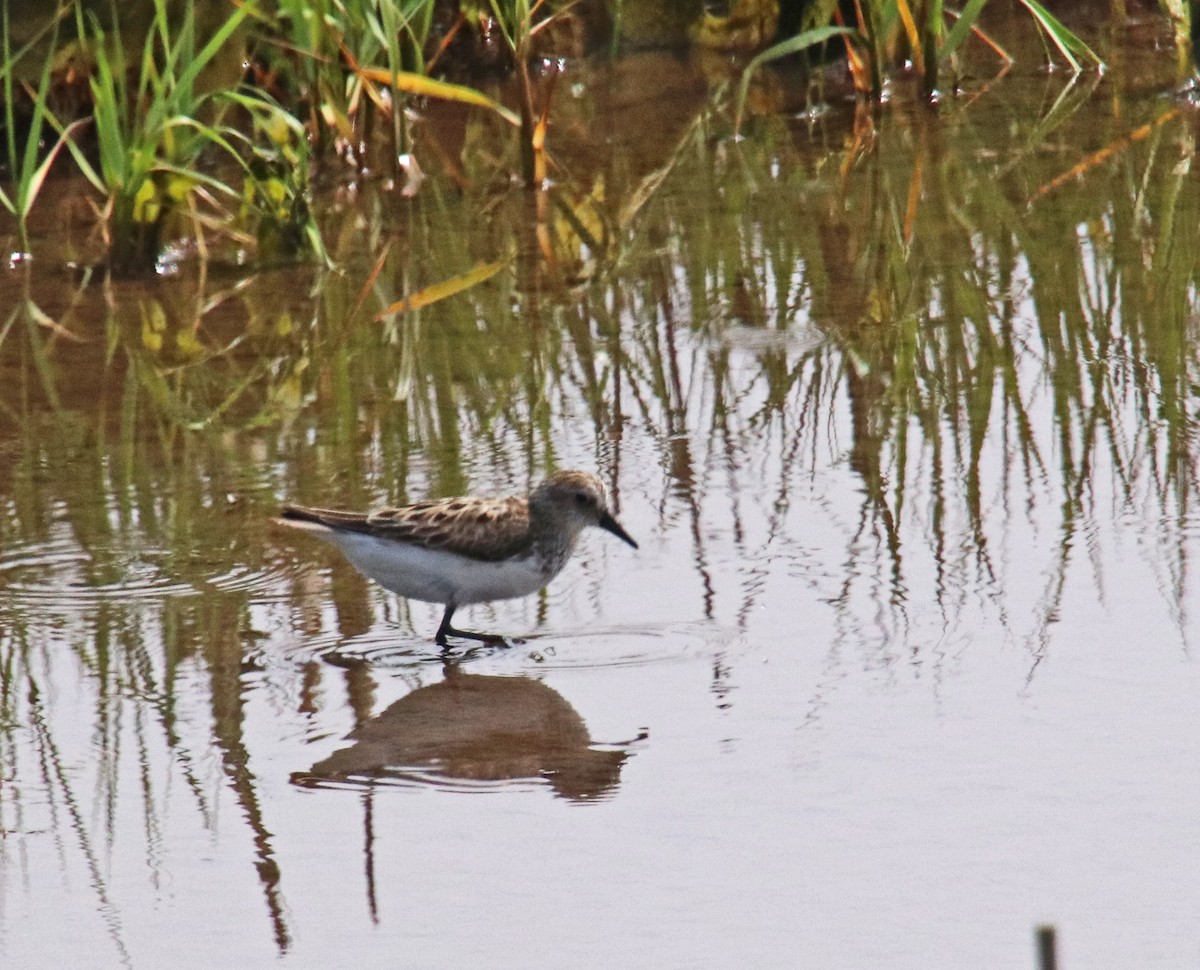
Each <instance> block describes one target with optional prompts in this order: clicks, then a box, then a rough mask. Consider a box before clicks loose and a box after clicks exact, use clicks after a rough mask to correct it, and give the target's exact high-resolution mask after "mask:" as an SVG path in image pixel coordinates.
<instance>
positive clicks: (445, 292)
mask: <svg viewBox="0 0 1200 970" xmlns="http://www.w3.org/2000/svg"><path fill="white" fill-rule="evenodd" d="M510 259H511V257H510V256H505V257H504V258H503V259H498V260H496V261H495V262H492V263H477V264H476V265H475V266H474V267H472V268H471V269H469V270H467V272H465V273H461V274H459V275H458V276H452V277H450V279H448V280H443V281H442V282H440V283H434V284H433V285H432V286H426V287H425V288H424V289H420V290H417V292H415V293H410V294H409V295H408V296H406V297H405V298H404V299H403V300H397V301H396V302H395V303H393V304H392V305H391V306H389V307H388V308H387V309H385V310H380V311H379V312H378V313H377V314H375V319H376V320H383V319H384V318H385V317H390V316H392V315H393V314H397V313H406V312H408V311H409V310H419V309H420V308H421V307H426V306H429V305H430V304H431V303H437V302H438V301H440V300H445V299H447V298H448V297H451V296H455V295H456V294H458V293H462V292H463V291H464V290H469V289H470V288H471V287H473V286H478V285H479V284H480V283H482V282H484V281H485V280H489V279H491V278H492V277H493V276H495V275H496V274H497V273H499V272H500V270H502V269H504V267H505V266H507V265H508V263H509V260H510Z"/></svg>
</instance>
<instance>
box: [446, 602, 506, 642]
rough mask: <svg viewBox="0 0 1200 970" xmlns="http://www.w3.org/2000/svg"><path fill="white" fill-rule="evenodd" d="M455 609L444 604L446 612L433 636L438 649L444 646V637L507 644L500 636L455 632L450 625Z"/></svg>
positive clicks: (452, 605)
mask: <svg viewBox="0 0 1200 970" xmlns="http://www.w3.org/2000/svg"><path fill="white" fill-rule="evenodd" d="M455 609H457V607H456V606H455V605H454V604H453V603H447V604H446V612H445V613H443V614H442V623H441V625H440V626H439V627H438V631H437V633H436V634H435V635H434V638H433V642H434V643H436V644H437V645H438V646H439V647H444V646H446V637H458V638H459V639H460V640H479V641H481V642H483V643H507V642H508V641H506V640H505V639H504V637H502V636H497V635H496V634H495V633H472V632H471V631H470V630H456V629H455V628H454V627H452V626H451V625H450V619H451V617H453V616H454V611H455Z"/></svg>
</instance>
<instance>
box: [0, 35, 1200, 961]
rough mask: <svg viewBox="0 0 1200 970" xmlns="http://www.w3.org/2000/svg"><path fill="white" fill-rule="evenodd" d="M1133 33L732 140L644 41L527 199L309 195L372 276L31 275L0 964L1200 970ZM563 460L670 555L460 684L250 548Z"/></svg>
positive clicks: (10, 621)
mask: <svg viewBox="0 0 1200 970" xmlns="http://www.w3.org/2000/svg"><path fill="white" fill-rule="evenodd" d="M1134 27H1136V28H1137V29H1136V30H1135V29H1134ZM1129 36H1130V37H1131V38H1134V40H1135V41H1136V45H1135V46H1133V47H1131V48H1130V49H1129V50H1120V49H1118V50H1115V51H1112V52H1111V53H1110V58H1111V61H1112V64H1113V69H1112V70H1111V71H1110V73H1109V74H1108V75H1106V77H1105V78H1104V79H1103V80H1102V81H1101V80H1098V79H1095V78H1093V79H1083V80H1080V81H1079V82H1077V83H1074V84H1071V83H1068V79H1066V78H1065V77H1061V76H1057V75H1050V76H1047V75H1046V74H1044V73H1041V72H1038V71H1037V70H1035V69H1034V65H1036V63H1037V56H1036V54H1033V53H1030V54H1028V55H1023V56H1025V60H1024V61H1023V63H1024V65H1025V66H1024V67H1023V68H1021V69H1018V70H1014V71H1013V72H1011V73H1010V75H1009V76H1008V77H1006V78H1005V79H1003V80H1002V81H998V82H995V83H994V84H991V86H990V87H989V86H987V85H988V83H990V82H988V81H986V80H985V79H981V80H978V81H975V82H972V84H971V85H970V86H969V89H968V91H967V93H966V94H965V95H964V96H962V97H960V98H955V99H952V100H950V101H949V102H948V103H947V104H946V105H944V106H943V108H942V110H941V111H940V112H939V113H938V114H937V115H934V114H931V113H929V112H926V111H924V110H922V109H920V108H917V107H910V106H906V104H905V101H904V98H903V96H898V98H897V102H896V103H895V104H893V105H892V106H889V108H888V109H887V110H885V111H883V112H881V113H879V114H876V115H874V116H873V117H872V116H871V115H870V114H862V113H860V114H858V115H856V114H855V112H854V110H853V108H852V106H849V105H847V104H845V103H844V102H842V101H841V100H838V99H836V98H834V97H832V96H831V99H830V104H831V107H830V109H829V110H828V111H827V112H826V113H824V114H823V115H821V116H820V117H817V118H815V119H809V118H806V117H800V116H797V115H796V114H795V106H789V105H788V104H786V101H785V100H783V99H782V98H781V93H780V91H779V90H777V89H775V88H773V87H772V86H771V83H768V84H767V85H765V86H764V88H763V89H762V90H760V92H759V100H760V106H759V108H758V109H756V110H758V111H759V114H757V115H756V116H755V117H754V118H752V119H751V121H750V123H749V126H748V130H747V137H746V138H745V139H743V140H742V141H734V140H733V139H732V138H731V137H730V131H729V126H728V122H727V120H726V119H725V116H724V115H722V114H721V113H720V112H717V113H713V112H712V111H710V110H708V106H709V105H710V104H711V101H710V100H708V91H709V86H710V85H711V84H713V83H715V80H714V78H713V77H712V76H711V74H706V73H705V71H706V70H711V68H709V67H706V66H705V65H702V64H699V63H696V62H690V61H687V60H680V59H674V58H668V57H665V56H661V55H645V56H643V57H642V58H640V59H630V60H629V61H626V62H622V64H621V65H620V66H618V68H616V69H615V70H614V71H613V72H611V73H610V74H608V75H603V76H600V77H597V78H591V79H588V84H587V85H585V86H584V87H585V88H586V90H582V91H579V92H575V93H574V94H570V95H568V94H563V96H562V102H561V104H560V106H559V109H558V110H560V111H561V114H560V115H558V116H557V117H558V118H559V119H560V121H559V127H558V131H557V139H558V140H557V142H556V144H557V146H558V155H557V158H558V160H559V164H560V166H561V175H560V178H559V179H558V181H557V183H556V186H555V188H554V190H553V191H552V192H551V193H550V194H548V195H546V196H544V197H542V198H541V199H540V200H536V201H531V200H530V199H529V198H528V197H526V196H524V195H523V194H522V193H521V192H520V191H518V190H515V189H513V188H512V187H511V186H509V185H508V184H507V182H506V180H505V178H504V177H503V173H504V172H506V171H509V170H511V168H506V167H505V166H506V164H507V163H505V161H504V160H503V159H497V158H496V157H495V154H494V153H489V152H486V151H484V150H483V147H482V146H486V145H487V144H489V141H488V139H489V138H490V139H493V142H492V143H495V139H496V138H497V137H498V136H497V134H496V132H495V131H494V130H493V129H491V128H490V127H489V126H488V123H487V121H486V119H473V120H467V121H465V122H464V121H463V120H461V119H460V120H459V121H458V122H457V124H453V123H448V124H446V125H445V126H444V127H436V128H435V127H433V126H431V129H430V131H429V132H427V133H425V134H424V135H423V138H424V139H425V140H424V141H422V142H421V143H420V150H421V151H423V152H425V153H426V155H425V156H423V157H424V167H425V168H426V169H427V171H429V172H431V173H434V174H432V175H431V177H430V179H429V180H428V181H427V182H426V183H425V185H424V186H423V187H422V190H421V191H420V192H419V193H418V194H417V196H416V197H415V198H414V199H412V200H407V199H398V198H396V197H395V196H394V195H392V194H389V193H387V192H386V191H383V188H384V187H383V186H382V185H381V184H380V183H378V182H375V183H370V184H367V185H364V186H361V187H358V188H357V189H355V188H353V187H350V186H345V185H338V186H334V187H333V188H331V189H330V191H329V193H328V195H327V197H326V198H325V205H326V210H327V211H326V215H325V230H326V234H327V238H328V240H329V244H330V249H331V251H332V252H333V253H334V255H335V256H336V257H337V258H338V259H339V260H340V261H341V264H342V267H343V268H342V270H341V272H338V273H324V272H318V271H316V270H313V269H311V268H298V269H281V270H275V271H272V272H264V273H259V274H257V275H254V276H250V277H246V276H244V275H243V274H242V273H241V272H233V271H230V270H227V269H222V268H221V267H219V266H218V267H213V268H210V270H209V272H208V273H207V274H200V273H198V272H197V271H196V270H194V269H190V268H189V269H185V270H184V271H183V272H181V273H180V274H179V275H177V276H174V277H171V278H164V279H163V280H161V281H160V282H157V283H155V284H153V285H149V286H147V285H145V284H132V283H124V282H116V283H111V284H106V283H104V281H102V280H100V279H99V278H91V279H83V278H81V277H80V275H79V274H77V273H74V272H68V271H67V270H65V269H64V270H58V269H56V268H55V265H57V264H52V263H47V264H43V265H39V266H37V267H35V270H34V272H33V273H32V275H29V276H27V275H24V274H20V273H16V272H10V273H8V274H6V275H5V276H4V277H3V279H2V280H0V286H2V287H3V291H4V292H3V296H2V305H3V306H4V307H8V308H9V309H8V310H5V311H4V314H5V315H4V317H3V329H2V330H0V958H2V962H3V965H4V966H5V967H13V968H32V967H45V966H76V967H206V968H215V967H221V968H236V967H248V966H267V965H272V966H276V965H278V966H283V967H296V968H302V967H314V968H316V967H331V966H342V965H354V966H357V967H364V968H366V967H389V968H393V967H413V968H417V967H422V968H425V967H465V966H484V967H496V968H500V967H512V968H524V967H535V966H551V965H552V966H562V967H610V966H620V967H646V968H651V967H653V968H666V967H679V968H691V967H730V966H737V967H763V968H766V967H781V968H782V967H797V966H821V967H844V968H851V967H860V968H878V967H888V968H890V970H901V968H913V970H918V968H928V967H940V966H987V967H1005V968H1007V967H1012V968H1025V967H1032V966H1034V965H1035V951H1034V942H1033V941H1034V930H1035V927H1037V926H1039V925H1041V924H1053V925H1055V926H1056V927H1057V928H1058V933H1059V939H1060V953H1059V956H1060V966H1063V967H1067V968H1071V967H1088V968H1091V970H1095V968H1127V967H1142V968H1149V967H1162V968H1178V967H1184V966H1195V965H1197V963H1198V962H1200V929H1198V928H1197V923H1196V920H1195V913H1196V910H1197V906H1198V905H1200V848H1198V846H1200V841H1198V840H1197V838H1196V831H1197V825H1198V814H1197V813H1198V809H1197V799H1196V792H1197V791H1200V715H1198V713H1197V711H1198V710H1200V706H1198V705H1197V698H1198V697H1200V667H1198V666H1197V663H1196V661H1195V657H1194V653H1195V650H1196V645H1197V639H1198V637H1200V623H1198V621H1197V618H1196V616H1195V611H1194V609H1193V607H1192V603H1193V600H1194V597H1195V596H1196V594H1197V592H1198V590H1197V579H1196V576H1195V575H1194V570H1193V569H1192V567H1191V563H1192V559H1193V557H1194V556H1195V555H1196V554H1197V553H1198V552H1200V519H1198V518H1197V512H1196V507H1197V499H1198V498H1200V491H1198V488H1197V484H1198V479H1197V475H1198V468H1197V457H1198V449H1200V446H1198V444H1197V439H1196V413H1197V399H1196V388H1197V386H1200V359H1198V355H1197V348H1196V334H1197V327H1196V320H1197V315H1196V313H1197V304H1198V299H1197V289H1196V281H1197V278H1198V260H1200V245H1198V243H1200V240H1198V239H1197V234H1198V227H1200V219H1197V213H1198V212H1200V180H1198V179H1197V176H1196V174H1195V173H1194V172H1193V163H1192V159H1193V155H1194V150H1195V145H1194V140H1195V134H1194V132H1195V118H1194V114H1193V113H1192V110H1191V109H1190V108H1185V109H1183V110H1177V109H1178V108H1179V105H1178V104H1177V103H1176V102H1175V101H1172V100H1170V99H1169V98H1165V97H1164V96H1163V92H1164V91H1166V90H1168V89H1169V86H1170V82H1169V79H1164V78H1163V77H1161V76H1159V75H1158V74H1156V73H1154V69H1152V68H1151V67H1149V66H1148V62H1147V58H1151V57H1152V54H1151V53H1149V50H1150V47H1151V46H1152V43H1153V41H1154V40H1155V39H1164V38H1165V37H1166V31H1165V28H1164V27H1163V26H1162V25H1161V24H1159V23H1158V22H1157V21H1139V22H1138V24H1135V25H1133V26H1131V29H1130V32H1129ZM1100 40H1103V38H1100ZM1014 43H1015V41H1014ZM981 77H982V75H981ZM989 77H990V76H989ZM773 83H774V84H775V85H776V86H778V85H779V82H778V80H776V81H775V82H773ZM648 89H652V90H655V92H656V95H657V97H658V100H651V99H649V98H648V97H647V95H646V92H647V90H648ZM567 90H568V89H567V88H564V89H563V91H567ZM832 93H833V92H831V95H832ZM576 94H578V96H575V95H576ZM606 112H608V113H611V114H606ZM1172 112H1174V113H1172ZM607 118H616V119H619V123H613V122H609V121H606V120H605V119H607ZM1141 125H1150V126H1151V127H1150V128H1149V129H1146V131H1145V135H1144V137H1141V138H1140V139H1139V140H1136V141H1134V142H1133V143H1132V144H1130V145H1128V146H1126V147H1125V148H1124V149H1123V150H1122V151H1120V152H1118V153H1116V154H1115V156H1114V157H1113V158H1111V159H1109V160H1107V161H1105V162H1103V163H1097V164H1095V165H1093V166H1091V167H1090V168H1089V169H1088V170H1087V171H1086V172H1085V174H1084V175H1083V176H1082V177H1081V178H1077V179H1068V180H1066V181H1065V182H1064V183H1063V184H1062V185H1061V186H1057V187H1053V188H1049V187H1050V186H1051V185H1052V183H1053V180H1054V179H1055V178H1056V176H1059V175H1061V174H1063V173H1065V172H1067V171H1069V170H1070V168H1071V166H1073V165H1075V164H1076V163H1078V162H1080V161H1081V160H1082V159H1083V158H1085V157H1086V155H1087V154H1088V153H1089V152H1093V151H1097V150H1099V149H1102V148H1103V147H1105V146H1106V145H1109V144H1112V143H1114V142H1116V141H1117V140H1118V139H1120V138H1122V137H1124V136H1126V135H1128V134H1129V133H1130V132H1131V131H1134V130H1135V129H1137V128H1138V127H1139V126H1141ZM598 132H599V133H601V134H603V133H605V132H611V138H601V137H600V134H598ZM552 142H553V139H552ZM510 161H511V160H510ZM443 166H444V167H447V168H449V169H452V170H454V174H455V177H454V178H450V177H446V176H443V175H442V174H440V173H441V168H442V167H443ZM1043 188H1048V189H1049V190H1048V191H1047V192H1046V193H1045V194H1044V195H1039V192H1040V190H1042V189H1043ZM57 191H58V192H59V193H60V196H59V198H58V200H57V201H56V202H55V203H54V205H56V206H59V207H60V208H51V209H49V212H48V214H47V216H46V217H45V218H46V222H45V225H44V226H43V228H42V230H41V231H42V232H44V233H51V232H55V233H57V232H59V230H61V227H62V226H63V225H64V224H68V223H69V220H64V218H63V215H62V214H63V213H64V212H70V211H73V210H71V200H70V190H69V188H67V187H59V188H58V189H57ZM54 238H55V239H57V238H58V237H57V236H55V237H54ZM52 242H53V240H52V239H50V238H49V237H48V242H47V244H48V245H50V244H51V243H52ZM61 245H62V246H63V247H64V249H66V248H69V246H68V243H62V244H61ZM385 247H390V248H389V249H388V254H387V257H386V259H385V261H384V266H383V269H382V271H381V272H380V273H379V275H378V276H377V277H375V279H374V281H373V282H372V283H371V284H370V285H369V286H367V287H366V289H365V290H364V281H366V280H367V279H368V278H369V276H370V271H371V267H372V266H373V264H374V263H375V260H376V258H377V256H378V254H379V253H380V252H383V251H384V248H385ZM496 261H501V262H502V264H503V268H502V269H500V271H499V272H497V273H496V274H495V275H493V276H492V277H491V278H489V279H488V280H486V281H484V282H480V283H478V284H477V285H475V286H473V287H471V288H469V289H467V290H466V291H465V292H463V293H462V294H460V295H458V296H455V297H452V298H450V299H446V300H443V301H440V302H436V303H434V304H432V305H430V306H428V307H425V308H424V309H422V310H420V311H418V312H414V313H409V314H404V315H401V316H398V317H391V318H387V319H384V320H382V321H379V322H376V321H374V320H373V319H372V317H373V316H374V314H375V313H376V312H377V311H378V310H379V309H380V308H381V307H383V306H386V305H387V304H388V303H390V302H392V301H394V300H397V299H399V298H400V297H402V296H404V295H405V294H407V293H413V292H417V291H419V290H421V289H422V288H423V287H427V286H431V285H434V284H437V283H439V282H442V281H445V280H448V279H453V278H456V277H460V276H462V275H463V274H467V273H470V272H471V271H472V269H473V267H476V266H478V265H484V266H486V265H489V264H491V263H494V262H496ZM364 294H365V295H364ZM360 301H361V302H360ZM554 467H582V468H594V469H596V470H598V471H599V473H600V474H601V475H602V476H603V477H604V478H605V479H606V480H607V481H608V482H609V483H610V486H611V488H612V490H613V494H614V496H615V498H616V500H617V502H618V506H619V513H620V517H621V520H622V522H623V523H624V524H625V526H626V527H627V529H628V530H629V531H630V533H631V534H632V535H634V536H635V537H636V538H637V539H639V540H640V542H641V549H640V551H638V552H634V551H633V550H631V549H629V548H627V547H625V546H624V545H622V544H620V543H618V542H616V541H614V540H611V538H610V537H608V536H606V535H604V534H603V533H600V532H596V533H595V534H593V535H589V536H588V537H587V538H586V540H585V542H584V544H583V547H582V549H581V552H580V554H579V555H578V556H577V558H576V560H575V561H574V562H573V563H572V564H571V566H569V567H568V569H567V570H566V571H565V573H564V574H563V575H562V576H561V577H560V578H559V579H558V580H556V581H555V583H553V584H552V586H551V587H550V589H549V590H548V591H547V592H546V593H545V594H544V595H542V596H539V597H533V598H530V599H528V600H522V601H516V602H511V603H498V604H494V605H492V606H490V607H478V608H474V609H472V610H470V611H468V612H466V613H464V614H463V622H464V624H466V623H468V621H469V624H470V625H472V626H477V627H483V628H488V629H495V630H499V631H504V632H506V633H509V634H512V635H513V636H516V637H520V638H522V639H521V640H520V642H518V643H516V644H515V645H513V646H512V647H510V648H508V649H492V648H486V649H475V650H468V649H460V650H458V651H456V652H455V654H454V655H453V656H452V658H451V662H449V663H447V662H446V658H444V657H442V656H441V655H440V654H439V653H438V652H437V651H436V650H435V649H434V647H433V645H432V643H431V640H430V638H431V636H432V633H433V631H434V629H435V628H436V624H437V620H438V617H439V612H440V608H438V607H434V606H426V605H422V604H408V603H404V602H401V601H397V600H396V599H395V598H393V597H391V596H390V595H388V594H385V593H384V592H382V591H381V590H379V589H377V588H374V587H371V586H369V585H368V584H366V583H365V582H364V581H363V580H362V579H360V578H359V577H358V576H357V575H356V574H355V573H354V572H353V571H352V570H351V569H350V568H349V567H348V566H347V565H346V564H345V563H344V562H343V561H342V560H340V559H339V558H338V557H337V555H336V554H335V553H333V552H332V551H330V550H329V549H327V548H325V547H324V546H322V545H320V544H319V543H316V542H314V541H312V540H310V539H308V538H307V537H304V536H296V535H292V534H290V533H288V532H286V531H283V530H279V529H277V528H275V527H273V526H272V525H271V522H270V519H271V516H272V514H273V513H274V511H275V510H276V508H277V506H278V504H279V503H280V502H281V501H284V500H295V501H302V502H309V503H314V504H316V503H325V504H344V505H351V506H369V505H373V504H383V503H398V502H404V501H410V500H415V499H417V498H421V497H424V496H426V495H446V494H460V493H463V492H481V493H490V494H495V493H505V492H510V491H523V490H525V489H527V488H528V487H529V486H530V485H531V484H532V483H536V482H537V481H539V480H540V479H541V478H542V477H543V476H544V475H545V473H546V472H547V471H548V470H550V469H551V468H554ZM352 734H353V737H348V736H350V735H352Z"/></svg>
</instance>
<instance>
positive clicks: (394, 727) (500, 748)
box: [292, 664, 645, 802]
mask: <svg viewBox="0 0 1200 970" xmlns="http://www.w3.org/2000/svg"><path fill="white" fill-rule="evenodd" d="M445 675H446V676H445V679H444V680H442V681H440V682H438V683H436V684H431V685H429V686H427V687H420V688H418V689H417V690H414V691H413V692H412V693H411V694H407V695H405V696H404V697H402V698H400V700H398V701H396V702H395V703H394V704H392V705H391V706H390V707H388V708H387V709H386V710H384V711H383V712H381V713H380V714H379V715H378V716H377V717H373V718H371V719H370V720H369V721H367V722H365V723H364V724H362V725H360V726H359V727H357V728H355V730H354V731H352V732H351V733H350V734H349V735H348V738H347V739H348V740H350V741H353V742H354V743H353V744H352V745H350V746H349V747H347V748H342V749H341V750H340V751H335V752H334V753H333V754H331V755H330V756H329V757H328V758H326V759H324V760H323V761H318V762H317V763H316V764H314V765H313V766H312V768H311V769H310V770H309V771H307V772H298V773H297V774H295V775H293V778H292V780H293V781H294V782H295V783H296V784H300V785H306V786H311V787H320V786H322V785H324V784H331V783H332V784H338V785H339V786H340V785H345V784H355V785H364V786H376V785H381V784H401V785H404V784H409V785H413V784H417V785H431V786H439V787H461V788H464V789H469V790H472V791H477V790H481V789H483V790H487V789H489V788H492V789H498V788H502V787H505V786H507V785H511V784H512V783H514V782H518V783H519V782H541V783H545V784H549V785H550V787H551V788H552V789H553V791H554V794H555V795H558V796H560V797H562V798H567V799H570V800H571V801H575V802H590V801H595V800H597V799H601V798H605V797H607V796H610V795H611V794H612V793H613V791H614V790H615V789H616V787H617V785H618V784H619V782H620V773H621V766H622V765H623V764H624V763H625V759H626V758H627V757H628V756H629V751H628V748H629V745H630V744H631V743H632V741H625V742H620V743H618V744H609V745H603V746H596V745H594V744H593V743H592V740H591V738H590V737H589V735H588V731H587V726H586V725H585V724H584V722H583V718H581V717H580V716H579V713H578V712H577V711H576V710H575V709H574V708H573V707H572V706H571V705H570V704H569V703H567V700H566V698H564V697H563V696H562V695H561V694H559V693H558V692H557V691H555V690H553V689H552V688H550V687H547V686H546V685H545V684H543V683H541V682H539V681H536V680H533V679H531V678H529V677H498V676H485V675H481V674H466V673H463V672H462V671H461V670H460V669H459V667H458V666H457V665H456V664H447V665H446V667H445ZM644 737H645V735H644V734H642V735H639V736H638V738H635V739H633V740H635V741H636V740H641V739H642V738H644Z"/></svg>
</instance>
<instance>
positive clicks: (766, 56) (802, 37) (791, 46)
mask: <svg viewBox="0 0 1200 970" xmlns="http://www.w3.org/2000/svg"><path fill="white" fill-rule="evenodd" d="M838 36H846V37H851V38H855V39H859V40H861V35H860V34H859V32H858V31H857V30H853V29H851V28H850V27H814V28H813V29H812V30H806V31H804V32H802V33H799V34H796V36H794V37H789V38H788V39H787V40H784V41H780V42H779V43H778V44H776V45H775V46H773V47H768V48H767V49H766V50H765V51H763V52H762V53H761V54H759V55H758V56H757V57H755V58H754V59H753V60H752V61H751V62H750V63H749V64H747V65H746V69H745V70H744V71H743V72H742V80H741V83H739V84H738V97H737V120H736V121H735V122H734V129H735V130H737V131H740V130H741V127H742V113H743V111H744V110H745V107H746V95H747V93H748V92H749V90H750V77H751V75H753V74H754V72H755V71H757V70H758V69H759V68H760V67H762V66H763V65H764V64H768V63H770V62H771V61H777V60H779V59H780V58H781V57H787V56H788V55H789V54H798V53H799V52H800V51H802V50H806V49H808V48H809V47H815V46H816V45H817V44H823V43H824V42H825V41H827V40H829V39H830V38H831V37H838Z"/></svg>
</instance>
